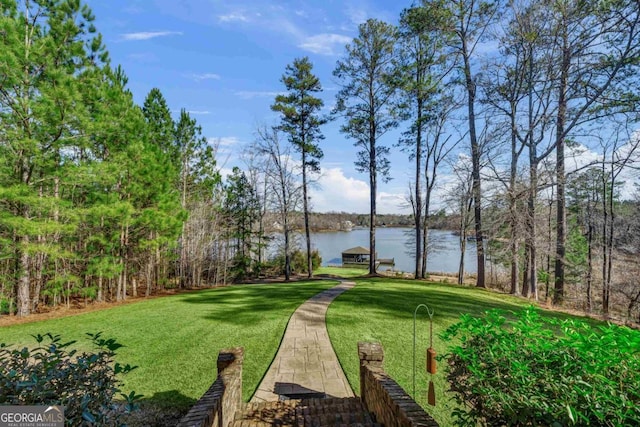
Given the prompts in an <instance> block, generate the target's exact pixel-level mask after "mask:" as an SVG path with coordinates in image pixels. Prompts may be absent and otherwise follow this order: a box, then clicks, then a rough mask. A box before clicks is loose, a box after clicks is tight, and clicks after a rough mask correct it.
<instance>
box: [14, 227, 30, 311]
mask: <svg viewBox="0 0 640 427" xmlns="http://www.w3.org/2000/svg"><path fill="white" fill-rule="evenodd" d="M28 245H29V236H22V237H21V238H20V241H19V246H20V247H19V248H18V250H17V263H18V265H17V269H16V270H17V272H18V275H17V280H16V296H17V308H18V312H17V314H18V316H20V317H22V316H28V315H29V314H30V313H31V302H30V301H31V299H30V293H31V292H30V291H31V289H30V283H31V275H30V270H29V269H30V268H31V265H30V264H31V257H30V256H29V253H28V251H27V246H28Z"/></svg>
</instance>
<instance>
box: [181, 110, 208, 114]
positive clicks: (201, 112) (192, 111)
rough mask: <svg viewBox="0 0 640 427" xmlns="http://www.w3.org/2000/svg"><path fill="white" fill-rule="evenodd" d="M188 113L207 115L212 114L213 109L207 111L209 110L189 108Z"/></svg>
mask: <svg viewBox="0 0 640 427" xmlns="http://www.w3.org/2000/svg"><path fill="white" fill-rule="evenodd" d="M187 113H189V114H191V115H207V114H211V111H207V110H187Z"/></svg>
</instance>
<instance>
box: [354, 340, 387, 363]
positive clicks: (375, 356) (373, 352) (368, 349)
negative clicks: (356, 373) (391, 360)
mask: <svg viewBox="0 0 640 427" xmlns="http://www.w3.org/2000/svg"><path fill="white" fill-rule="evenodd" d="M358 357H359V358H360V361H361V362H363V361H367V362H382V361H383V360H384V350H383V349H382V344H380V343H379V342H366V341H360V342H358Z"/></svg>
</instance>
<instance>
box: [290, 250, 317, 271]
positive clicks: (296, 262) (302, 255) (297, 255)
mask: <svg viewBox="0 0 640 427" xmlns="http://www.w3.org/2000/svg"><path fill="white" fill-rule="evenodd" d="M320 264H322V257H321V256H320V252H318V250H317V249H315V250H313V251H311V268H313V269H314V270H317V269H318V268H320ZM282 268H283V271H284V264H283V265H282ZM307 270H308V268H307V253H306V252H303V251H301V250H299V249H296V250H295V251H293V253H292V254H291V271H292V272H294V273H297V274H307V273H308V271H307Z"/></svg>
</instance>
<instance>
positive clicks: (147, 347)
mask: <svg viewBox="0 0 640 427" xmlns="http://www.w3.org/2000/svg"><path fill="white" fill-rule="evenodd" d="M332 286H335V282H332V281H311V282H296V283H289V284H269V285H243V286H230V287H224V288H217V289H212V290H206V291H197V292H189V293H184V294H179V295H175V296H170V297H162V298H155V299H152V300H148V301H143V302H139V303H133V304H128V305H122V306H119V307H114V308H111V309H106V310H101V311H94V312H89V313H85V314H81V315H76V316H71V317H66V318H60V319H55V320H48V321H43V322H34V323H27V324H22V325H15V326H11V327H3V328H0V342H5V343H10V344H20V345H24V344H26V345H30V346H34V343H35V341H33V340H32V339H31V337H30V335H31V334H37V333H41V334H44V333H47V332H51V333H54V334H60V335H62V337H63V339H65V340H78V341H79V343H82V344H84V343H87V340H85V338H84V335H85V333H87V332H98V331H102V332H103V336H104V337H105V338H108V337H112V338H116V339H117V340H118V341H119V342H120V343H122V344H124V345H125V346H126V347H124V348H122V349H120V350H119V351H118V361H120V362H121V363H130V364H132V365H138V366H139V368H138V369H136V370H135V371H133V372H132V373H130V374H129V375H128V376H127V377H126V378H125V386H124V390H125V391H129V390H135V391H136V392H137V393H142V394H144V395H145V399H149V400H150V403H155V404H158V405H160V406H165V407H166V406H170V407H179V408H187V407H189V406H190V405H192V404H193V403H194V402H195V400H197V399H198V398H199V397H200V396H201V395H202V394H203V393H204V392H205V391H206V390H207V389H208V388H209V386H210V385H211V383H212V382H213V381H214V379H215V376H216V372H215V370H216V357H217V354H218V350H219V349H221V348H226V347H234V346H244V348H245V361H244V375H243V382H244V387H243V388H244V390H243V397H244V399H245V400H248V399H249V398H250V397H251V395H252V394H253V392H254V390H255V388H256V387H257V386H258V384H259V383H260V380H261V379H262V376H263V375H264V373H265V372H266V370H267V368H268V367H269V365H270V364H271V361H272V360H273V357H274V356H275V354H276V351H277V349H278V346H279V344H280V340H281V338H282V335H283V333H284V329H285V327H286V324H287V322H288V321H289V317H290V315H291V314H292V313H293V311H294V310H295V309H296V308H297V307H298V306H299V305H300V304H302V303H303V302H304V301H305V300H307V299H308V298H310V297H311V296H313V295H315V294H317V293H318V292H321V291H322V290H324V289H327V288H330V287H332Z"/></svg>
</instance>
